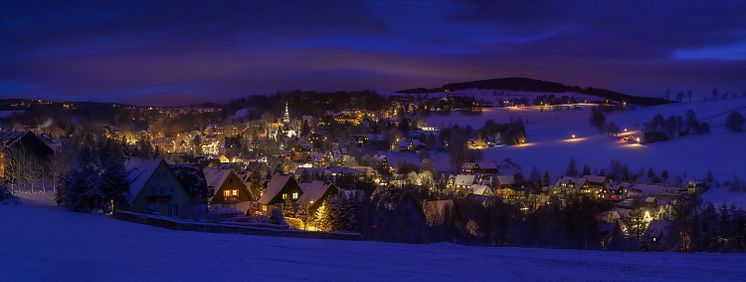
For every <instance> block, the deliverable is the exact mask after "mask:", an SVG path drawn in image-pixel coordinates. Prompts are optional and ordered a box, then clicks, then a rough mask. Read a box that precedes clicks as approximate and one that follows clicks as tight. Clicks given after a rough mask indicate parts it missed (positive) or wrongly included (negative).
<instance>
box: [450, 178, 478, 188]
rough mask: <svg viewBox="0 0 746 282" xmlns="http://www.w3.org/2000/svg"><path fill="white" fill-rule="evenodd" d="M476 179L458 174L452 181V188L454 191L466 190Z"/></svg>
mask: <svg viewBox="0 0 746 282" xmlns="http://www.w3.org/2000/svg"><path fill="white" fill-rule="evenodd" d="M476 179H477V176H476V175H474V174H459V175H456V178H455V179H454V180H453V186H454V187H455V188H456V189H466V188H467V187H469V186H471V185H472V184H475V183H477V182H476Z"/></svg>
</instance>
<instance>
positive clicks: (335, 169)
mask: <svg viewBox="0 0 746 282" xmlns="http://www.w3.org/2000/svg"><path fill="white" fill-rule="evenodd" d="M327 170H328V171H329V172H332V173H344V174H365V171H362V170H359V169H355V168H351V167H344V166H332V167H329V168H328V169H327Z"/></svg>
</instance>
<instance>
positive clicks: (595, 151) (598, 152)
mask: <svg viewBox="0 0 746 282" xmlns="http://www.w3.org/2000/svg"><path fill="white" fill-rule="evenodd" d="M689 109H693V110H694V111H695V113H696V114H697V117H698V119H699V120H701V121H706V122H708V123H710V125H711V127H712V129H711V132H710V133H709V134H706V135H699V136H685V137H681V138H678V139H674V140H670V141H665V142H660V143H655V144H647V145H639V144H628V143H624V142H621V141H620V138H621V137H619V138H613V137H609V136H607V135H606V134H604V133H601V132H599V131H598V130H597V129H595V128H592V127H591V126H590V123H589V121H588V117H589V116H590V107H582V108H581V110H566V111H544V112H540V111H537V110H533V109H506V108H493V109H488V110H487V111H485V112H483V113H481V114H473V113H464V112H450V113H448V114H432V115H430V116H428V117H427V119H426V120H427V122H428V123H429V124H430V125H431V126H439V127H444V126H447V125H450V124H459V125H461V126H466V125H471V126H472V127H473V128H474V129H477V128H480V127H482V126H483V124H484V122H485V121H487V120H489V119H494V120H495V121H496V122H507V121H510V120H511V119H514V118H521V119H523V120H524V122H525V124H526V134H527V142H528V143H527V144H524V145H520V146H506V147H503V148H490V149H486V150H483V152H484V157H485V159H487V160H493V161H499V160H503V159H506V158H510V159H511V160H512V161H514V162H516V163H518V164H520V165H521V166H522V170H523V173H524V174H526V173H527V172H528V171H529V170H530V169H531V168H532V167H537V168H539V169H541V170H542V171H543V170H549V171H550V173H551V175H552V177H553V178H555V179H556V178H557V177H558V176H560V175H562V174H564V173H565V170H566V168H567V164H568V161H569V160H570V159H571V158H575V160H576V162H577V165H578V168H579V169H580V168H582V167H583V165H589V166H591V167H592V168H594V169H607V170H608V168H609V164H610V162H611V161H612V160H619V161H621V163H622V164H626V165H628V166H629V168H630V172H631V173H635V172H636V171H637V170H638V169H644V170H645V171H646V172H647V169H648V168H650V167H652V168H653V169H654V170H655V172H656V174H658V175H660V173H661V171H662V170H663V169H667V170H668V171H669V174H670V175H671V178H673V177H674V176H677V175H678V176H682V177H683V178H684V180H686V179H689V178H700V179H701V178H704V177H705V175H706V173H707V171H708V169H712V172H713V175H714V176H715V178H716V179H717V180H719V181H720V182H721V183H724V182H727V181H731V180H732V179H733V177H734V175H738V176H739V178H740V179H742V180H743V179H746V146H744V145H745V144H746V132H742V133H732V132H729V131H727V130H726V129H725V127H724V126H723V124H724V123H725V120H726V118H727V114H722V113H724V112H728V111H730V110H736V111H739V112H741V113H742V114H744V115H746V98H732V99H729V100H720V101H709V102H695V103H691V104H689V103H681V104H678V103H677V104H670V105H662V106H656V107H647V108H640V109H635V110H628V111H623V112H614V113H611V114H610V115H608V116H607V122H610V121H614V122H615V123H616V124H617V126H619V127H620V128H627V129H628V130H629V131H631V132H633V133H638V132H636V131H638V130H640V129H641V128H642V125H643V123H644V122H646V121H649V120H651V119H652V118H653V116H655V115H656V114H662V115H663V116H664V117H668V116H669V115H674V114H675V115H681V116H684V115H685V113H686V111H687V110H689ZM573 134H574V135H576V138H571V135H573ZM430 155H431V157H432V158H433V162H434V163H435V164H436V166H437V168H438V169H439V170H441V171H454V170H455V169H454V168H451V167H449V166H448V164H449V162H448V155H447V154H445V153H442V152H440V153H435V152H431V153H430ZM387 156H388V159H389V163H391V164H392V166H394V165H395V164H396V163H397V162H401V161H409V162H414V163H419V160H418V158H417V156H416V155H415V154H411V153H387ZM742 182H743V181H742ZM722 189H727V188H722ZM708 193H710V192H708ZM722 194H723V195H714V196H713V197H710V196H709V195H707V194H706V195H705V199H711V200H713V201H726V202H729V203H736V204H740V205H741V206H742V207H746V193H728V191H724V192H723V193H722Z"/></svg>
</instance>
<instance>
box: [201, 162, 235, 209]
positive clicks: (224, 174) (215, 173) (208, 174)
mask: <svg viewBox="0 0 746 282" xmlns="http://www.w3.org/2000/svg"><path fill="white" fill-rule="evenodd" d="M231 172H233V171H232V170H230V169H226V168H214V167H206V168H204V169H202V173H204V174H205V182H206V183H207V189H210V188H214V189H216V190H215V193H213V194H212V195H211V196H210V199H209V200H210V201H212V198H214V197H215V195H217V189H218V188H220V186H222V185H223V183H225V180H226V179H228V176H230V175H231Z"/></svg>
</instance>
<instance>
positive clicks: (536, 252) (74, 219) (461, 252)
mask: <svg viewBox="0 0 746 282" xmlns="http://www.w3.org/2000/svg"><path fill="white" fill-rule="evenodd" d="M24 202H25V203H24V204H22V205H18V206H15V205H0V215H2V216H0V226H3V231H2V232H0V273H2V279H0V280H3V281H40V280H42V281H102V280H106V281H287V280H296V281H297V280H311V281H319V280H333V281H339V280H343V281H359V280H362V281H372V280H375V281H381V280H384V281H454V280H458V281H475V280H478V281H485V280H500V281H518V280H520V281H526V280H529V281H535V280H576V279H578V278H580V277H582V278H583V279H585V280H596V281H597V280H603V281H640V280H650V281H660V280H671V281H674V280H687V281H694V280H699V281H715V280H717V281H726V280H741V279H743V277H746V267H745V266H746V263H745V262H744V260H743V255H742V254H676V253H617V252H599V251H574V250H551V249H523V248H495V247H473V246H461V245H453V244H434V245H415V244H395V243H380V242H366V241H362V242H360V241H336V240H315V239H299V238H278V237H257V236H246V235H233V234H211V233H197V232H185V231H173V230H167V229H161V228H157V227H152V226H147V225H139V224H135V223H129V222H123V221H117V220H114V219H111V218H109V217H106V216H101V215H91V214H80V213H73V212H69V211H66V210H63V209H60V208H56V207H52V206H49V205H46V206H45V205H43V204H40V203H33V202H28V201H24Z"/></svg>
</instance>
